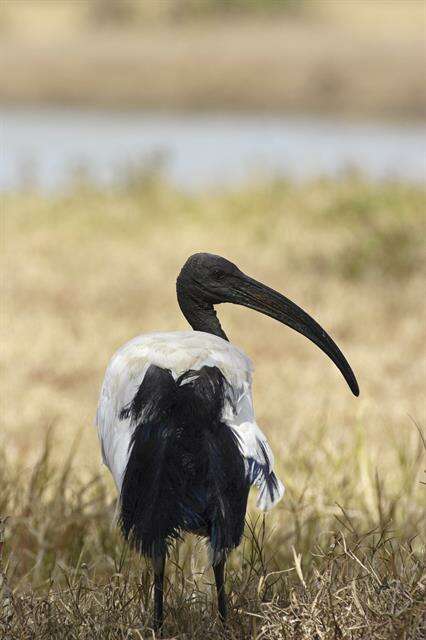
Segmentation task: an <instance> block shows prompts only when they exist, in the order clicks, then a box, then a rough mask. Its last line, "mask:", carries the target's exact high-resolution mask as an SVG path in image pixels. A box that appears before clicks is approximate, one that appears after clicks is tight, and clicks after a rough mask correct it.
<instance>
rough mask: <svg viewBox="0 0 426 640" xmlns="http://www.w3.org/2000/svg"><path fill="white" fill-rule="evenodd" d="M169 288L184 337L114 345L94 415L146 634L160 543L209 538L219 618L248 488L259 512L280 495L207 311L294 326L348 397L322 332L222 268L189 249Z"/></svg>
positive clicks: (244, 369)
mask: <svg viewBox="0 0 426 640" xmlns="http://www.w3.org/2000/svg"><path fill="white" fill-rule="evenodd" d="M176 289H177V299H178V303H179V306H180V308H181V310H182V312H183V315H184V316H185V318H186V319H187V321H188V322H189V324H190V325H191V327H192V329H193V331H177V332H171V333H147V334H143V335H140V336H138V337H136V338H134V339H133V340H130V342H127V343H126V344H125V345H124V346H123V347H121V348H120V349H119V350H118V351H117V352H116V354H115V355H114V356H113V357H112V359H111V361H110V363H109V365H108V368H107V371H106V374H105V379H104V382H103V385H102V390H101V394H100V399H99V405H98V410H97V417H96V424H97V427H98V433H99V438H100V443H101V448H102V456H103V461H104V463H105V464H106V465H107V466H108V468H109V469H110V471H111V473H112V475H113V477H114V480H115V482H116V485H117V489H118V491H119V496H120V502H119V504H120V525H121V529H122V532H123V534H124V537H125V538H126V539H127V540H128V541H129V542H130V543H131V544H132V545H134V547H135V548H136V549H137V550H139V552H140V553H142V554H144V555H145V556H148V557H150V558H151V559H152V562H153V567H154V576H155V577H154V626H155V628H156V629H157V630H158V629H159V628H160V627H161V626H162V623H163V577H164V566H165V559H166V556H167V551H168V548H169V546H170V544H171V543H172V542H173V541H174V540H176V539H179V538H180V537H181V535H182V534H183V532H191V533H195V534H197V535H200V536H205V537H206V538H207V539H208V544H209V548H210V552H211V561H212V565H213V569H214V575H215V581H216V588H217V595H218V609H219V614H220V617H221V619H222V620H224V619H225V617H226V598H225V591H224V566H225V559H226V555H227V553H228V552H229V551H230V550H231V549H233V548H235V547H237V546H238V545H239V543H240V540H241V537H242V534H243V528H244V518H245V513H246V506H247V497H248V492H249V488H250V486H251V485H256V486H257V488H258V498H257V507H258V508H259V509H261V510H262V511H266V510H268V509H270V508H271V507H273V506H274V505H275V504H276V503H277V502H278V501H279V500H280V499H281V498H282V496H283V494H284V486H283V484H282V483H281V481H280V480H279V479H278V478H277V476H276V475H275V473H274V471H273V463H274V459H273V454H272V451H271V448H270V446H269V444H268V441H267V439H266V437H265V436H264V434H263V433H262V431H261V430H260V428H259V427H258V425H257V424H256V420H255V416H254V411H253V402H252V392H251V381H252V365H251V362H250V360H249V358H248V357H247V356H246V355H245V354H244V353H243V352H242V351H241V350H240V349H238V348H237V347H235V346H234V345H232V344H230V343H229V342H228V338H227V336H226V334H225V332H224V331H223V329H222V327H221V325H220V322H219V320H218V318H217V315H216V312H215V309H214V306H215V305H217V304H221V303H223V302H230V303H232V304H239V305H243V306H245V307H249V308H251V309H255V310H256V311H259V312H260V313H263V314H265V315H267V316H270V317H272V318H275V319H276V320H278V321H279V322H282V323H283V324H285V325H288V326H289V327H291V328H292V329H295V330H296V331H298V332H299V333H301V334H303V335H304V336H306V337H307V338H308V339H309V340H311V341H312V342H314V343H315V344H316V345H317V346H318V347H319V348H320V349H322V351H324V352H325V353H326V354H327V355H328V356H329V357H330V358H331V360H332V361H333V362H334V363H335V364H336V365H337V367H338V368H339V369H340V371H341V372H342V374H343V376H344V378H345V379H346V381H347V383H348V385H349V387H350V389H351V391H352V393H354V395H356V396H357V395H358V394H359V389H358V384H357V381H356V379H355V376H354V374H353V372H352V370H351V368H350V366H349V364H348V362H347V361H346V359H345V357H344V356H343V354H342V352H341V351H340V349H339V348H338V347H337V345H336V344H335V343H334V342H333V340H332V339H331V338H330V336H329V335H328V334H327V333H326V332H325V331H324V329H322V328H321V327H320V325H319V324H317V322H315V320H313V319H312V318H311V317H310V316H309V315H308V314H307V313H305V311H303V310H302V309H301V308H300V307H298V306H297V305H296V304H294V303H293V302H291V301H290V300H289V299H288V298H286V297H284V296H283V295H281V294H280V293H278V292H277V291H274V290H273V289H271V288H269V287H267V286H266V285H264V284H262V283H261V282H257V281H256V280H253V279H252V278H250V277H248V276H246V275H245V274H244V273H243V272H242V271H240V269H238V267H237V266H236V265H235V264H233V263H232V262H229V261H228V260H226V259H225V258H222V257H220V256H216V255H212V254H209V253H196V254H194V255H192V256H191V257H190V258H189V259H188V260H187V261H186V263H185V264H184V266H183V268H182V270H181V272H180V274H179V276H178V278H177V282H176Z"/></svg>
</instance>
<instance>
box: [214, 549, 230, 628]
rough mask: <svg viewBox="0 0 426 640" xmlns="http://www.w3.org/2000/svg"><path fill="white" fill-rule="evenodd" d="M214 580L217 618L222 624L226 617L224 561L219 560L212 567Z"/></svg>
mask: <svg viewBox="0 0 426 640" xmlns="http://www.w3.org/2000/svg"><path fill="white" fill-rule="evenodd" d="M213 571H214V578H215V580H216V591H217V608H218V610H219V616H220V619H221V620H222V622H225V620H226V615H227V606H226V594H225V585H224V573H225V559H224V558H223V559H222V560H219V562H218V563H217V564H215V565H214V566H213Z"/></svg>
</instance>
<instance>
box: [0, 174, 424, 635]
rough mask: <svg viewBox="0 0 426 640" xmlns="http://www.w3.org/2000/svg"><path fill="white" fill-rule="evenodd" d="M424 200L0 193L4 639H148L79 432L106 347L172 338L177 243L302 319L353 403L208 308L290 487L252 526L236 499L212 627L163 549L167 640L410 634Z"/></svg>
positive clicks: (144, 598)
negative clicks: (225, 612) (284, 303)
mask: <svg viewBox="0 0 426 640" xmlns="http://www.w3.org/2000/svg"><path fill="white" fill-rule="evenodd" d="M424 202H425V193H424V191H423V190H422V189H421V188H418V187H410V186H407V185H402V184H392V183H383V184H379V185H373V184H370V183H368V182H365V181H363V180H362V179H360V178H357V177H351V178H348V179H346V180H343V181H342V182H339V183H335V182H330V181H318V182H314V183H311V184H309V185H304V186H296V185H293V184H289V183H286V182H282V181H275V182H268V183H259V184H252V185H247V186H246V187H244V188H242V189H240V190H235V191H232V192H231V191H228V192H222V193H219V192H217V193H210V194H209V193H203V194H199V195H188V194H184V193H181V192H179V191H176V190H174V189H173V188H171V187H170V186H168V185H167V184H165V183H164V182H163V181H162V180H161V179H160V178H159V177H157V176H156V175H154V174H150V173H149V172H148V173H145V174H143V175H142V176H138V175H137V174H136V173H134V174H133V175H132V176H131V177H130V178H129V179H128V180H127V182H126V183H122V184H121V185H117V187H116V188H115V189H111V190H109V191H103V192H100V191H98V190H96V189H95V188H93V187H91V186H90V185H89V184H83V183H81V184H80V185H79V186H74V187H73V188H70V191H69V193H68V195H62V196H57V197H53V196H51V197H50V196H49V197H48V196H41V195H39V194H37V193H33V192H27V193H17V194H14V195H9V196H5V197H4V204H5V207H4V212H5V214H6V215H5V220H4V229H5V231H6V243H5V251H4V252H3V253H4V256H3V259H4V269H5V276H6V277H5V278H4V280H3V283H2V284H3V286H4V300H5V302H6V306H5V311H6V313H5V314H3V321H2V325H1V329H2V331H5V332H7V340H5V341H4V348H3V350H2V354H1V355H2V359H3V372H2V376H3V377H2V384H3V388H4V395H5V397H6V402H5V403H4V410H3V412H2V436H1V447H0V451H1V453H0V462H1V464H0V486H1V492H0V518H1V519H2V525H1V526H0V529H2V530H4V543H2V542H1V540H2V536H1V534H0V556H1V560H0V590H1V601H0V620H1V622H0V624H1V626H0V629H1V632H0V633H3V636H4V637H5V638H8V637H9V638H19V639H21V638H23V639H26V638H37V639H38V638H64V639H65V638H67V639H68V638H76V639H77V638H79V639H80V638H82V639H86V638H87V639H89V638H90V639H92V638H99V639H101V638H102V639H111V640H112V639H114V640H115V639H116V638H141V637H144V638H145V637H153V634H152V632H150V631H149V628H150V624H151V621H152V607H151V577H150V568H149V566H147V565H146V563H145V562H144V561H143V560H141V559H139V558H138V557H137V556H136V555H135V554H134V553H133V552H131V551H129V550H128V549H127V548H126V546H125V545H124V543H123V542H122V540H121V538H120V535H119V532H118V530H117V527H116V526H115V520H114V515H115V490H114V488H113V487H112V483H111V480H110V478H109V476H108V474H107V472H106V470H104V469H103V468H101V466H100V456H99V450H98V444H97V440H96V433H95V430H94V428H93V427H92V426H91V423H92V420H93V414H94V411H95V406H96V401H97V393H98V389H99V386H100V382H101V379H102V375H103V371H104V368H105V366H106V363H107V360H108V358H109V356H110V355H111V354H112V352H113V351H114V350H115V349H116V348H117V347H118V346H119V345H120V344H121V343H122V342H124V341H125V340H126V339H128V338H130V337H132V336H133V335H135V334H137V333H138V332H143V331H151V330H160V329H161V330H174V329H179V328H182V329H183V328H185V322H184V320H183V318H181V317H180V315H179V312H178V309H177V305H176V301H175V292H174V279H175V277H176V273H177V272H178V269H179V267H180V265H181V264H182V262H183V260H184V258H185V257H186V256H187V255H188V254H189V253H191V252H193V251H196V250H210V251H214V252H218V253H221V254H223V255H225V256H227V257H229V258H231V259H233V260H235V261H236V262H237V263H238V264H239V265H240V266H241V268H243V269H244V270H245V271H246V272H248V273H250V274H252V275H253V276H254V277H257V278H259V279H261V280H263V281H265V282H268V283H270V284H271V285H272V286H274V287H275V288H277V289H279V290H282V291H283V292H284V293H286V294H288V295H289V296H290V297H291V298H293V299H295V300H296V301H297V302H299V303H300V304H302V305H303V306H304V307H305V308H307V309H308V310H309V311H310V312H311V313H312V314H313V315H314V316H315V317H316V318H317V319H319V320H320V321H321V323H322V324H323V325H324V326H325V327H326V328H327V329H329V330H330V332H331V333H332V335H334V336H335V337H336V339H337V341H338V343H339V344H340V345H341V346H342V347H343V350H344V352H345V353H346V354H347V355H348V358H349V360H350V362H351V364H352V365H353V366H354V369H355V371H356V373H357V375H358V378H359V382H360V387H361V396H360V398H359V399H353V398H352V397H351V395H350V394H349V392H348V391H347V390H346V388H345V385H344V383H343V381H342V380H341V378H340V377H339V376H338V374H337V373H336V372H335V371H334V370H333V368H332V367H331V365H330V364H329V362H328V361H327V360H326V359H325V358H323V357H322V356H321V354H320V353H319V352H317V351H315V350H314V347H312V346H311V345H310V344H305V341H303V339H302V338H300V337H298V336H296V335H292V334H291V332H290V331H289V330H286V329H284V328H283V327H281V326H279V325H278V324H274V323H273V321H270V320H268V319H266V318H261V317H260V316H255V315H254V314H253V313H250V312H248V311H244V310H241V309H237V308H235V309H234V308H232V307H231V308H228V307H227V306H224V307H223V308H220V309H219V314H220V316H221V319H222V321H223V324H224V326H225V327H226V330H227V333H228V335H230V337H231V339H232V341H233V342H235V343H236V344H238V345H239V346H241V347H243V348H244V349H245V350H246V352H247V353H249V354H250V356H251V357H252V358H253V361H254V364H255V367H256V371H255V377H254V382H255V386H254V393H255V402H256V412H257V416H258V420H259V424H261V425H262V427H263V429H264V431H265V432H266V433H267V435H268V437H269V439H270V441H271V444H272V447H273V449H274V452H275V457H276V466H277V471H278V474H279V475H280V476H281V477H282V478H283V480H284V482H285V484H286V487H287V491H286V494H285V497H284V499H283V501H282V502H281V503H280V504H279V506H278V507H277V508H276V509H275V510H274V511H273V512H272V513H270V514H268V515H267V516H266V517H265V518H263V517H259V515H258V514H257V512H256V511H255V510H254V505H253V501H252V499H251V502H250V507H249V511H248V516H247V525H246V530H245V536H244V540H243V543H242V545H241V547H240V548H239V549H238V550H237V551H235V552H234V553H233V554H232V555H231V557H230V559H229V563H228V573H227V589H228V591H229V593H230V602H231V607H230V609H231V613H230V622H229V626H228V628H227V630H226V632H225V631H224V630H223V629H222V628H221V626H220V623H219V621H218V619H217V616H216V607H215V598H214V589H213V588H212V581H213V578H212V575H211V571H210V570H209V569H208V568H207V569H206V568H205V553H204V547H203V543H202V542H201V541H198V540H196V539H191V538H188V539H187V540H185V542H184V543H181V544H180V545H178V547H177V548H175V549H174V550H173V551H172V553H171V557H170V560H169V563H168V574H167V589H166V612H167V617H166V622H165V633H166V636H167V637H179V638H194V639H195V640H196V639H198V638H203V639H205V638H213V639H214V638H223V637H229V638H232V639H233V638H235V639H237V638H238V639H241V640H242V639H244V638H257V639H259V640H260V638H262V639H263V638H266V639H272V638H273V639H274V640H275V639H278V638H286V639H287V638H288V639H301V640H308V639H309V640H310V639H312V638H318V639H320V638H321V639H327V640H328V639H330V640H331V639H332V638H333V639H334V638H351V639H352V638H354V639H358V638H359V639H361V638H362V639H370V638H378V639H386V640H390V639H391V638H392V639H393V638H405V639H407V640H408V639H416V640H417V639H419V640H420V638H422V633H423V627H422V624H423V623H424V620H423V618H422V616H423V614H424V601H425V587H426V585H425V564H424V552H425V540H424V531H425V526H424V525H425V507H424V492H425V487H424V480H425V478H424V468H425V455H424V454H425V445H424V434H423V430H422V429H423V427H422V423H424V415H423V414H424V370H425V357H424V327H425V324H424V311H425V308H424V301H423V295H422V293H423V288H424V287H423V280H424V270H425V261H424V252H423V247H422V245H421V243H420V242H419V238H421V236H422V234H423V232H424V231H423V230H424V220H423V211H424ZM410 416H411V417H410ZM6 518H7V520H6Z"/></svg>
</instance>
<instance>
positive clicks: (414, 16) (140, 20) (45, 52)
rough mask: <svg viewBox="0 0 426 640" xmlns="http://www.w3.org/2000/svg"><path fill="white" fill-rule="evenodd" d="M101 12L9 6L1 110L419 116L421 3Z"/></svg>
mask: <svg viewBox="0 0 426 640" xmlns="http://www.w3.org/2000/svg"><path fill="white" fill-rule="evenodd" d="M120 1H122V0H120ZM206 4H207V5H210V4H213V3H209V2H207V3H206ZM259 4H260V3H259ZM106 5H108V6H109V5H112V6H115V5H114V2H112V3H107V2H104V3H102V1H101V2H97V3H94V2H92V3H86V2H65V1H64V0H63V1H62V2H60V3H52V2H30V1H29V0H28V1H22V2H14V1H13V0H7V1H6V2H5V3H4V7H3V12H2V16H3V18H2V22H1V23H0V28H1V38H0V55H1V60H2V63H1V65H0V100H1V101H2V102H9V103H16V102H21V103H53V104H77V105H79V104H86V105H96V106H107V107H139V108H140V107H144V108H149V107H160V108H169V109H238V110H244V109H251V110H267V111H282V110H291V111H296V112H300V111H308V110H309V111H316V112H323V111H333V112H337V113H339V114H351V115H366V114H367V115H376V116H385V117H388V116H390V117H392V116H396V117H413V116H414V117H424V114H425V105H426V94H425V86H424V82H423V78H422V74H421V73H420V68H421V65H422V60H423V58H424V54H425V38H424V34H425V27H426V23H425V15H424V13H425V12H424V5H423V3H422V2H421V1H420V0H419V1H418V2H416V1H413V2H408V1H406V2H396V1H394V0H388V1H387V0H384V1H381V2H378V1H377V2H373V1H372V0H368V1H367V0H363V1H358V0H356V1H355V0H345V2H344V3H342V2H340V1H338V0H335V1H333V0H330V1H328V2H327V1H325V2H322V1H321V2H320V1H318V2H312V3H310V2H306V3H302V4H301V5H300V6H301V7H302V8H301V9H300V10H299V11H296V12H294V11H291V12H290V13H289V12H288V11H287V12H286V11H277V10H275V11H273V10H272V9H273V8H275V9H276V6H277V5H276V4H275V3H273V2H270V3H268V6H269V9H271V8H272V9H271V10H272V13H268V12H267V11H265V12H260V13H259V12H252V11H248V10H242V9H241V7H244V3H242V4H241V3H240V4H238V8H239V11H238V12H237V13H234V12H232V11H231V12H229V11H228V12H227V11H223V10H222V12H219V13H218V14H217V13H215V12H213V14H212V13H209V12H207V13H206V14H205V13H203V12H201V15H200V14H199V12H197V10H196V7H197V6H198V5H197V3H192V4H191V3H185V2H166V3H158V2H151V3H150V2H146V3H135V2H133V3H130V5H129V6H131V7H132V9H131V12H130V14H129V15H130V18H129V19H128V20H127V21H124V22H123V21H120V20H118V19H116V20H115V21H114V20H109V21H104V20H103V19H102V16H103V15H104V13H105V14H106V15H110V14H109V13H108V11H107V10H105V9H103V10H102V7H104V6H106ZM252 5H253V3H252V4H249V5H248V6H252ZM294 5H295V3H293V4H292V3H289V6H291V7H294ZM95 6H96V7H99V8H100V10H97V11H94V10H93V8H94V7H95ZM158 6H162V7H167V8H169V11H164V12H161V11H160V12H157V10H156V9H157V7H158ZM226 6H227V5H226V3H224V4H223V5H222V9H223V8H224V7H226ZM282 6H284V5H282ZM286 6H287V5H286ZM173 7H175V9H173ZM185 7H187V8H186V9H185ZM150 8H151V9H153V10H152V11H150V10H149V9H150ZM91 9H92V11H91ZM182 9H185V10H183V11H182ZM102 11H104V13H102ZM112 15H115V14H114V12H113V13H112Z"/></svg>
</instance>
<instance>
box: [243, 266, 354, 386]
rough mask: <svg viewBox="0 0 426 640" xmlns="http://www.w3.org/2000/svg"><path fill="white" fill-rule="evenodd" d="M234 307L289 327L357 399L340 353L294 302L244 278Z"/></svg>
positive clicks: (350, 373)
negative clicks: (330, 366)
mask: <svg viewBox="0 0 426 640" xmlns="http://www.w3.org/2000/svg"><path fill="white" fill-rule="evenodd" d="M235 294H236V295H235V299H234V300H233V302H234V303H236V304H240V305H243V306H245V307H249V308H250V309H254V310H255V311H259V312H260V313H263V314H264V315H266V316H270V317H271V318H274V319H275V320H278V322H282V323H283V324H285V325H287V326H288V327H291V328H292V329H294V330H295V331H297V332H298V333H301V334H302V335H304V336H306V338H308V339H309V340H311V342H313V343H314V344H316V345H317V346H318V347H319V348H320V349H321V350H322V351H324V353H326V354H327V355H328V357H329V358H331V360H332V361H333V362H334V364H335V365H336V367H337V368H338V369H339V370H340V371H341V373H342V375H343V377H344V378H345V380H346V382H347V383H348V385H349V388H350V390H351V391H352V393H353V394H354V395H355V396H358V395H359V387H358V382H357V381H356V378H355V375H354V372H353V371H352V369H351V367H350V366H349V363H348V361H347V360H346V358H345V356H344V355H343V353H342V352H341V351H340V349H339V347H338V346H337V344H336V343H335V342H334V340H332V339H331V338H330V336H329V335H328V333H327V332H326V331H324V329H323V328H322V327H321V326H320V325H319V324H318V322H316V321H315V320H314V319H313V318H311V316H310V315H308V314H307V313H306V312H305V311H303V309H301V308H300V307H298V306H297V304H295V303H294V302H292V301H291V300H289V299H288V298H286V297H285V296H283V295H282V294H281V293H278V292H277V291H274V289H271V288H270V287H267V286H266V285H264V284H262V283H261V282H257V280H254V279H253V278H250V277H248V276H246V275H245V274H244V276H243V278H242V279H241V281H240V282H239V283H238V285H237V287H236V290H235Z"/></svg>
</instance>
